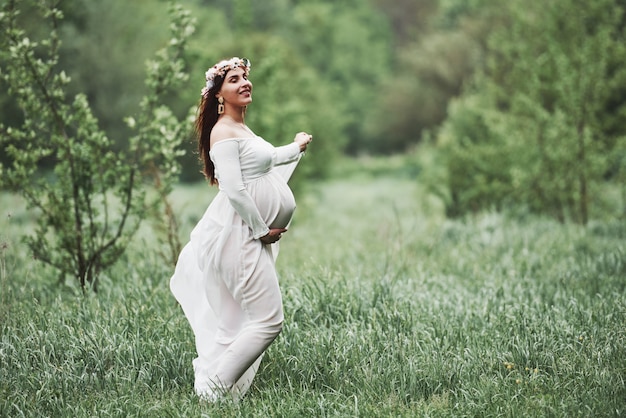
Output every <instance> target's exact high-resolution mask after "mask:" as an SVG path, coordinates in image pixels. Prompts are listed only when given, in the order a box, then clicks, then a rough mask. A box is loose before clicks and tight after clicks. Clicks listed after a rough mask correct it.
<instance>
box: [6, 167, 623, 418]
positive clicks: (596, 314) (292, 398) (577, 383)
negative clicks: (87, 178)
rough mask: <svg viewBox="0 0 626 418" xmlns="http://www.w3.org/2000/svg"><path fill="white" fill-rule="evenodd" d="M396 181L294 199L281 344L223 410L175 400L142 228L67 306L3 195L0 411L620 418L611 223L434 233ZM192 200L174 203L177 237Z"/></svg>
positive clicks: (434, 218) (178, 351)
mask: <svg viewBox="0 0 626 418" xmlns="http://www.w3.org/2000/svg"><path fill="white" fill-rule="evenodd" d="M409 171H410V170H409ZM402 173H403V176H393V175H390V174H388V173H385V172H384V170H382V171H377V172H376V175H375V176H368V175H367V174H363V173H361V174H359V175H354V176H351V177H350V178H346V179H344V180H333V181H328V182H326V183H323V184H316V185H312V186H310V187H309V188H308V191H307V193H306V194H305V195H302V196H300V198H299V207H298V210H297V213H296V218H295V220H294V222H293V224H292V226H291V230H290V231H289V232H288V233H287V234H286V235H285V236H284V238H283V239H282V240H281V254H280V257H279V260H278V269H279V273H280V277H281V285H282V289H283V295H284V305H285V316H286V319H285V326H284V330H283V333H282V334H281V336H280V337H279V338H278V339H277V340H276V342H275V343H274V344H273V345H272V346H271V347H270V349H269V350H268V353H267V356H266V357H265V358H264V360H263V363H262V366H261V369H260V371H259V374H258V375H257V379H256V380H255V383H254V385H253V387H252V389H251V391H250V392H249V394H248V395H247V396H246V398H244V400H243V401H242V402H240V403H238V404H234V403H232V402H227V401H224V402H221V403H218V404H213V405H210V404H203V403H200V402H199V401H198V400H197V398H196V397H195V395H194V394H193V388H192V382H193V376H192V370H191V360H192V359H193V358H194V345H193V340H192V335H191V331H190V330H189V328H188V325H187V323H186V321H185V319H184V317H183V314H182V312H181V310H180V308H179V307H178V306H177V305H176V302H175V301H174V299H173V298H172V296H171V295H170V293H169V289H168V279H169V276H170V274H171V272H172V266H169V265H167V264H166V263H165V262H164V261H163V259H162V258H161V257H160V256H159V255H158V251H156V247H157V244H155V243H154V240H153V239H150V236H149V233H147V232H144V233H142V235H141V236H140V237H139V238H138V240H137V242H136V243H134V245H133V247H132V248H131V249H130V250H129V252H128V253H127V254H126V255H125V256H124V258H123V259H122V260H121V261H120V262H119V263H117V265H116V266H115V267H114V269H113V270H111V271H110V272H108V273H107V275H106V276H105V277H103V279H102V282H101V285H100V289H101V291H100V292H99V293H98V294H96V295H93V294H90V295H87V296H83V295H82V294H81V292H80V291H79V289H77V287H76V286H75V285H73V284H72V283H71V282H70V283H65V284H59V278H58V277H56V276H55V274H54V272H51V271H49V270H48V269H46V268H45V267H44V266H41V265H40V264H39V263H36V262H35V261H33V260H31V259H29V257H28V254H27V253H26V250H25V248H23V246H22V244H20V242H19V239H18V236H19V234H20V233H21V232H22V231H24V230H26V229H27V228H28V224H29V222H30V220H29V215H28V213H27V212H25V211H24V210H23V208H19V202H16V201H13V200H11V202H10V205H9V204H7V202H9V199H15V198H14V197H12V196H8V195H4V196H2V197H1V199H2V200H1V202H2V205H1V207H2V213H1V214H0V215H1V216H2V218H1V219H0V290H1V292H2V296H1V297H0V301H1V303H2V305H1V306H0V320H1V324H0V329H1V335H0V416H10V417H19V416H27V417H31V416H54V417H57V416H59V417H60V416H63V417H64V416H76V417H83V416H120V417H132V416H138V417H139V416H141V417H144V416H155V417H167V416H176V417H178V416H198V417H200V416H211V417H213V416H220V417H221V416H225V417H229V416H232V417H235V416H237V417H238V416H245V417H248V416H258V417H267V416H276V417H301V416H315V417H331V416H332V417H353V416H354V417H357V416H359V417H370V416H372V417H414V416H436V417H448V416H454V417H458V416H563V417H572V416H574V417H576V416H581V417H591V416H593V417H598V416H600V417H601V416H624V415H626V383H625V381H624V380H625V378H626V327H625V324H626V298H625V291H626V288H625V287H626V246H625V242H626V240H625V238H626V225H624V224H623V222H622V223H620V222H617V221H615V222H603V223H600V222H597V223H592V224H591V225H589V226H588V227H586V228H582V227H579V226H573V225H561V224H558V223H556V222H553V221H551V220H548V219H544V218H539V217H534V216H530V215H520V214H516V216H515V217H512V216H507V215H503V214H498V213H482V214H479V215H476V216H475V217H471V218H465V219H461V220H447V219H445V217H444V216H443V208H442V206H441V204H440V203H439V202H438V201H437V199H435V198H433V197H432V196H430V195H428V194H427V193H426V192H425V191H424V190H423V189H422V188H421V187H420V185H419V183H417V182H416V181H414V180H412V179H411V178H410V176H411V175H412V174H411V173H409V172H406V171H403V172H402ZM211 193H213V192H210V191H209V190H207V189H206V186H204V185H201V186H200V185H199V186H192V187H190V186H188V187H180V188H179V189H177V190H176V192H175V194H174V196H175V198H176V202H177V204H178V207H179V210H180V211H181V213H183V214H184V215H183V220H184V226H183V233H184V234H187V233H188V232H189V230H190V229H191V227H192V226H193V223H194V222H195V221H196V220H197V218H198V217H199V216H201V214H202V212H203V210H204V208H205V206H206V204H207V202H208V201H209V200H210V194H211ZM15 205H18V206H17V207H18V208H17V209H14V210H13V211H12V212H10V211H9V210H8V209H7V208H9V207H14V206H15ZM9 212H10V213H11V216H10V217H8V216H7V215H8V214H9Z"/></svg>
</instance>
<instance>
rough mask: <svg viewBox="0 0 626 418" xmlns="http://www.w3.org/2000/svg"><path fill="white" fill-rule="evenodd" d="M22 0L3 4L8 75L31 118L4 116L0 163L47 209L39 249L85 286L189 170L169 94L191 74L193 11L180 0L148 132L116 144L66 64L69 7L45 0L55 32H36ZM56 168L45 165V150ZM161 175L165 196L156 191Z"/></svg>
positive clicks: (152, 84) (36, 242)
mask: <svg viewBox="0 0 626 418" xmlns="http://www.w3.org/2000/svg"><path fill="white" fill-rule="evenodd" d="M20 6H24V3H23V2H21V1H19V0H9V1H7V3H6V4H5V6H4V8H3V10H2V12H1V13H0V25H1V29H2V38H1V42H2V44H3V45H2V54H3V57H2V58H3V60H2V62H3V63H4V64H5V66H4V68H2V76H3V79H4V81H5V82H6V83H7V85H8V86H9V92H10V94H12V95H13V96H14V97H15V98H16V100H17V103H18V105H19V107H20V108H21V110H22V111H23V123H22V124H21V126H8V127H7V126H4V125H3V126H0V146H3V148H4V149H5V151H6V153H7V155H8V156H9V163H8V164H7V165H5V166H0V175H1V176H0V186H2V187H9V188H11V189H13V190H15V191H17V192H18V193H20V194H21V195H22V196H23V197H24V198H25V199H26V202H27V203H28V205H29V207H30V208H31V209H35V210H36V212H37V215H38V217H37V228H36V231H35V233H34V234H33V235H31V236H28V237H26V242H27V244H28V246H29V248H30V250H31V251H32V252H33V255H34V256H35V257H36V258H37V259H39V260H41V261H43V262H44V263H47V264H49V265H51V266H53V267H54V268H56V269H58V270H59V272H60V273H61V277H65V276H66V275H72V276H74V277H75V278H76V279H78V281H79V282H80V285H81V287H82V288H83V289H85V287H86V286H87V285H91V286H92V287H93V288H94V289H97V278H98V275H99V273H100V272H101V271H102V270H103V269H106V268H107V267H108V266H110V265H111V264H113V263H114V262H115V261H116V260H117V259H118V258H119V256H120V255H121V254H122V253H123V252H124V250H125V248H126V246H127V244H128V242H129V240H130V238H131V237H132V236H133V234H134V232H135V231H136V230H137V228H138V226H139V224H140V222H141V221H142V220H143V218H144V217H145V216H146V215H147V214H148V213H149V211H150V210H151V208H154V207H155V205H158V204H162V203H163V202H164V201H163V197H164V196H166V195H167V192H168V190H169V188H170V186H171V183H172V181H173V179H174V178H175V176H176V173H177V171H178V170H179V167H178V164H177V163H176V161H175V159H176V156H177V154H178V152H177V151H176V146H177V144H178V142H179V141H180V137H181V136H180V130H181V128H180V122H179V121H178V120H177V119H176V118H175V117H173V115H172V113H171V112H170V111H169V109H168V108H167V107H164V106H162V105H160V101H161V99H162V97H163V96H164V95H165V94H167V93H168V92H169V91H170V90H171V89H172V88H173V87H175V86H176V85H177V84H178V83H180V82H181V81H183V80H184V79H185V78H186V73H185V72H184V63H183V61H182V60H181V54H182V51H183V50H184V48H185V42H186V39H187V37H188V36H189V35H190V34H191V32H192V31H193V25H192V21H191V19H190V17H189V14H188V13H187V12H185V11H184V10H182V9H181V8H180V7H174V6H172V7H171V15H172V38H171V40H170V42H169V44H168V46H167V47H166V48H165V49H163V50H161V51H160V52H159V53H158V54H157V56H156V58H155V60H154V61H152V62H150V63H149V65H148V75H147V87H148V89H149V94H148V95H147V96H146V97H145V98H144V100H143V101H142V103H141V116H140V117H139V120H138V121H137V123H134V120H133V119H129V120H128V121H129V123H130V125H135V126H137V130H138V133H137V135H136V136H135V137H134V138H132V139H131V141H130V146H129V148H128V150H114V148H113V146H112V145H113V143H112V141H111V140H110V139H109V138H108V137H107V136H106V135H105V134H104V133H103V132H102V131H101V130H100V128H99V127H98V120H97V119H96V118H95V117H94V115H93V113H92V111H91V109H90V106H89V103H88V100H87V97H86V96H85V95H84V94H77V95H76V96H75V97H74V98H69V97H68V95H67V94H66V91H65V88H66V86H67V85H68V83H69V81H70V79H69V77H68V76H67V75H66V73H65V72H64V71H59V70H58V69H57V64H58V62H59V46H60V38H59V22H60V21H61V19H62V18H63V12H62V11H61V10H60V9H59V8H58V7H57V5H56V4H54V3H48V2H40V3H38V7H39V9H40V11H41V13H42V16H43V18H44V21H45V22H47V23H48V24H50V27H51V29H50V34H49V37H45V38H44V39H42V40H40V41H34V40H31V39H30V38H29V36H28V34H27V33H26V32H25V31H24V30H23V29H22V28H21V27H20V26H19V24H18V22H19V21H18V16H19V14H20ZM44 158H46V159H48V160H49V161H52V163H53V170H52V173H45V172H42V171H41V170H39V167H40V163H41V161H42V159H44ZM147 179H148V180H149V179H152V180H153V182H154V184H155V186H156V189H157V192H158V193H157V195H158V197H157V200H156V201H155V200H153V199H150V198H149V197H148V194H147V191H148V187H147V183H146V180H147Z"/></svg>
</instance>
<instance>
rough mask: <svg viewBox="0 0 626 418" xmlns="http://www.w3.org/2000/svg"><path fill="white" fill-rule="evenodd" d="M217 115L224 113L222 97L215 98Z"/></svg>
mask: <svg viewBox="0 0 626 418" xmlns="http://www.w3.org/2000/svg"><path fill="white" fill-rule="evenodd" d="M217 103H218V105H217V114H218V115H221V114H222V113H224V98H223V97H221V96H220V97H218V98H217Z"/></svg>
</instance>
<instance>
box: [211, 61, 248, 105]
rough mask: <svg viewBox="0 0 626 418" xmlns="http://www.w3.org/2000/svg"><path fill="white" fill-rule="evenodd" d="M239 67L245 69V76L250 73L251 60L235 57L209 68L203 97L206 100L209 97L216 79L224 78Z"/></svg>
mask: <svg viewBox="0 0 626 418" xmlns="http://www.w3.org/2000/svg"><path fill="white" fill-rule="evenodd" d="M238 67H241V68H243V70H244V73H245V75H246V76H247V75H248V74H249V73H250V60H248V59H247V58H238V57H233V58H231V59H229V60H223V61H220V62H218V63H217V64H215V65H214V66H213V67H211V68H209V69H208V70H207V72H206V73H205V77H206V85H205V86H204V88H203V89H202V97H204V98H205V99H206V98H207V97H208V96H209V90H211V88H213V86H214V85H215V77H218V76H219V77H224V76H225V75H226V73H227V72H228V71H230V70H234V69H236V68H238Z"/></svg>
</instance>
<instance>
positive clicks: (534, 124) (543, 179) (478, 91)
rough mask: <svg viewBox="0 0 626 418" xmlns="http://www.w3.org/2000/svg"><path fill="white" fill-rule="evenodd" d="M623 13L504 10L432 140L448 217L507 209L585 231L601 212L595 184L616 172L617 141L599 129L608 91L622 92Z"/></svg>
mask: <svg viewBox="0 0 626 418" xmlns="http://www.w3.org/2000/svg"><path fill="white" fill-rule="evenodd" d="M564 10H565V11H567V12H565V13H564ZM623 12H624V10H623V8H622V7H620V6H618V5H617V4H616V3H615V2H614V1H613V0H605V1H600V2H594V3H593V4H591V3H587V2H581V1H578V0H559V1H558V2H552V3H551V4H550V5H539V4H536V5H532V6H529V5H528V4H527V3H526V2H521V1H520V2H510V3H509V21H508V24H507V25H506V26H505V27H502V28H501V29H499V30H497V31H495V32H494V33H493V35H492V37H491V39H490V44H489V45H490V49H489V60H488V64H489V65H488V67H487V68H486V71H485V72H484V74H483V75H482V76H479V77H477V81H476V84H475V86H474V87H473V88H472V89H470V90H469V91H468V93H467V96H466V97H465V98H463V99H462V100H460V101H458V102H457V103H456V104H455V105H454V106H452V107H451V108H450V117H449V118H448V120H447V121H446V123H445V126H444V128H443V130H442V132H441V134H440V138H439V139H440V143H441V144H442V148H443V152H444V153H446V155H447V167H448V174H449V179H448V181H449V187H450V189H451V196H452V199H451V200H450V201H449V202H448V203H449V207H448V208H449V213H451V214H462V213H465V212H467V211H471V210H476V209H481V208H487V207H490V206H492V205H495V206H502V205H503V204H506V203H510V202H514V203H517V204H523V205H526V206H527V207H529V208H530V209H531V210H533V211H537V212H543V213H548V214H551V215H552V216H554V217H556V218H557V219H559V220H560V221H565V220H567V219H570V220H573V221H575V222H579V223H582V224H586V223H587V222H588V221H589V219H590V216H591V211H592V210H593V209H601V208H602V206H605V205H604V203H603V198H602V193H601V191H602V189H601V184H602V183H603V182H604V181H605V179H606V178H607V176H608V178H609V179H611V178H612V179H614V180H618V179H619V176H620V175H622V176H623V174H618V173H619V172H620V171H623V170H624V169H625V167H624V166H623V165H621V164H622V163H619V161H621V160H622V159H623V152H624V145H623V142H624V140H625V139H626V136H624V135H625V134H626V131H624V129H622V130H621V131H619V130H615V129H613V130H612V131H609V130H608V129H607V128H606V125H605V124H604V123H603V121H604V120H605V119H606V116H605V115H604V113H605V112H606V110H607V108H608V106H609V103H610V100H611V97H612V92H611V88H615V87H617V88H619V89H624V88H626V84H625V83H626V73H625V72H624V69H623V66H621V65H619V64H617V63H619V62H623V61H624V59H626V49H625V48H624V43H623V38H624V33H623V28H622V26H621V23H620V22H621V16H622V13H623ZM614 107H615V108H616V109H614V112H621V111H622V110H621V109H623V108H625V107H626V102H624V101H623V98H622V101H621V104H620V105H619V106H615V105H614ZM620 144H622V145H620ZM596 215H598V216H602V214H601V213H597V214H596ZM609 215H611V216H614V215H615V212H614V211H613V213H612V214H611V213H610V214H609Z"/></svg>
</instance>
